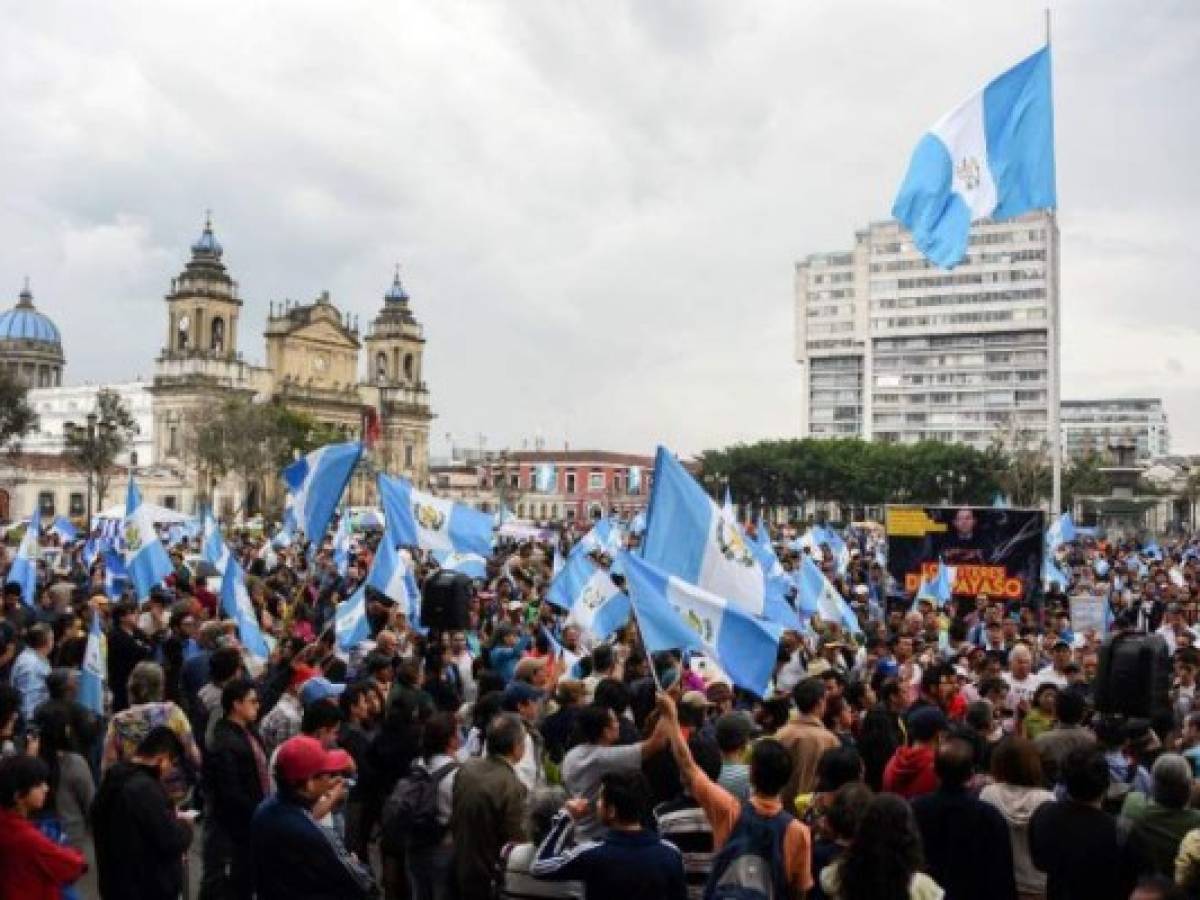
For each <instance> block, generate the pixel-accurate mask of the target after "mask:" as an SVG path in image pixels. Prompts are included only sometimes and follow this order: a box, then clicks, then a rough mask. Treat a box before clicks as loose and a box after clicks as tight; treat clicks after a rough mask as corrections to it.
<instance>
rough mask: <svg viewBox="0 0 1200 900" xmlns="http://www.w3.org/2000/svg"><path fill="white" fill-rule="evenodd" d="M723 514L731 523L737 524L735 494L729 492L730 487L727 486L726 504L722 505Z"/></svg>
mask: <svg viewBox="0 0 1200 900" xmlns="http://www.w3.org/2000/svg"><path fill="white" fill-rule="evenodd" d="M721 513H722V514H723V515H724V516H725V518H726V519H728V520H729V521H730V522H733V523H735V524H736V523H737V512H736V510H735V509H734V507H733V493H732V492H731V491H730V490H729V485H728V484H727V485H725V502H724V503H722V504H721Z"/></svg>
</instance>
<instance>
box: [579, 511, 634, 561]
mask: <svg viewBox="0 0 1200 900" xmlns="http://www.w3.org/2000/svg"><path fill="white" fill-rule="evenodd" d="M624 547H625V533H624V532H623V531H622V530H621V526H620V525H618V524H617V523H616V522H614V521H613V520H612V519H610V518H608V517H607V516H606V517H605V518H603V519H600V520H599V521H598V522H596V524H595V525H593V526H592V527H591V529H590V530H589V531H588V533H587V534H585V535H584V536H583V537H581V538H580V539H579V542H578V543H577V544H576V545H575V546H574V547H572V548H571V555H572V556H575V555H579V556H586V555H587V554H589V553H607V554H608V555H610V556H612V555H613V554H615V553H617V552H618V551H619V550H622V549H624Z"/></svg>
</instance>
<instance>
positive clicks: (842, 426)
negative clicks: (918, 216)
mask: <svg viewBox="0 0 1200 900" xmlns="http://www.w3.org/2000/svg"><path fill="white" fill-rule="evenodd" d="M795 293H796V295H795V313H796V319H795V323H796V335H795V340H796V361H797V362H798V363H799V364H800V365H801V367H802V368H803V378H804V389H803V391H802V392H801V393H802V399H801V409H800V433H801V435H803V436H805V437H860V438H864V439H866V440H879V441H891V442H901V443H913V442H916V441H921V440H933V441H943V442H961V443H966V444H971V445H972V446H975V447H978V448H983V447H986V446H987V445H988V444H989V443H990V442H991V440H992V438H993V435H995V434H996V432H997V431H998V430H1000V429H1003V430H1006V431H1019V432H1021V433H1023V434H1025V435H1027V436H1029V437H1031V438H1033V439H1035V440H1047V439H1048V436H1049V435H1052V434H1055V433H1056V432H1057V416H1058V390H1059V387H1058V385H1059V374H1058V366H1059V353H1058V331H1057V318H1058V228H1057V225H1056V223H1055V221H1054V218H1053V216H1052V215H1050V214H1048V213H1042V212H1038V213H1031V214H1027V215H1025V216H1021V217H1019V218H1017V219H1013V220H1010V221H1007V222H990V221H983V222H978V223H976V224H975V225H973V226H972V228H971V237H970V246H969V249H968V255H967V258H966V259H965V260H964V261H963V262H962V263H961V264H960V265H959V266H958V267H956V268H955V269H954V270H952V271H944V270H941V269H938V268H937V267H936V266H934V265H933V264H932V263H930V262H929V261H928V260H926V259H925V257H924V256H923V255H922V254H921V253H920V251H918V250H917V249H916V247H915V246H914V245H913V241H912V237H911V235H910V234H909V233H908V232H907V231H906V230H905V229H904V228H903V227H901V226H900V225H899V224H898V223H896V222H894V221H889V222H876V223H872V224H871V225H870V226H869V227H868V228H867V229H865V230H863V231H859V232H857V233H856V235H855V241H854V246H853V247H852V248H851V249H850V250H849V251H845V252H834V253H816V254H812V255H810V256H808V257H807V258H806V259H805V260H804V261H803V262H800V263H797V265H796V270H795Z"/></svg>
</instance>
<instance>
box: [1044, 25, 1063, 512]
mask: <svg viewBox="0 0 1200 900" xmlns="http://www.w3.org/2000/svg"><path fill="white" fill-rule="evenodd" d="M1046 46H1047V47H1049V46H1050V8H1049V7H1046ZM1051 65H1053V61H1051ZM1051 91H1053V80H1052V81H1051ZM1051 104H1052V105H1053V95H1052V96H1051ZM1047 213H1048V215H1049V218H1050V234H1049V235H1048V236H1047V237H1048V238H1049V240H1048V242H1047V244H1048V247H1049V249H1050V252H1049V254H1048V255H1047V257H1046V278H1047V280H1048V282H1049V288H1050V293H1049V298H1050V309H1049V315H1050V333H1049V335H1048V337H1049V339H1050V340H1049V343H1050V346H1049V348H1048V349H1049V352H1050V378H1051V379H1052V381H1051V383H1050V384H1049V385H1047V387H1048V388H1049V391H1048V398H1047V399H1048V400H1049V403H1048V406H1049V407H1050V409H1049V413H1050V415H1049V426H1050V428H1049V431H1050V485H1051V486H1050V515H1051V516H1057V515H1059V514H1060V513H1062V468H1063V459H1062V422H1061V406H1062V399H1061V398H1062V362H1061V360H1062V353H1061V349H1060V348H1061V347H1062V323H1061V318H1062V317H1061V314H1060V309H1061V307H1060V303H1059V296H1058V287H1059V279H1058V254H1059V238H1058V220H1057V217H1056V214H1055V211H1054V210H1053V209H1050V210H1047Z"/></svg>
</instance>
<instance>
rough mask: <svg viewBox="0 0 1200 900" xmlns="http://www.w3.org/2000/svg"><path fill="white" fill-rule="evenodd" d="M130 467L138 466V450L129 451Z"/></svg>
mask: <svg viewBox="0 0 1200 900" xmlns="http://www.w3.org/2000/svg"><path fill="white" fill-rule="evenodd" d="M129 465H130V466H136V465H137V451H136V450H130V451H129Z"/></svg>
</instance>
